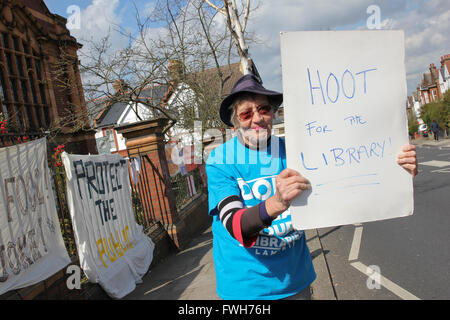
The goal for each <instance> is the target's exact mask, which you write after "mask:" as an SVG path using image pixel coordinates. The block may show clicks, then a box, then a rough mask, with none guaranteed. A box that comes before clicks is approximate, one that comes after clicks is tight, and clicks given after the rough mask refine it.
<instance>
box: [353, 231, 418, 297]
mask: <svg viewBox="0 0 450 320" xmlns="http://www.w3.org/2000/svg"><path fill="white" fill-rule="evenodd" d="M354 226H355V233H354V234H353V241H352V246H351V249H350V254H349V255H348V260H349V261H353V260H356V259H358V256H359V248H360V247H361V238H362V231H363V225H362V224H360V223H356V224H354ZM350 265H351V266H352V267H354V268H355V269H357V270H359V271H361V272H362V273H364V274H365V275H367V276H368V277H370V278H371V279H380V281H379V283H380V285H382V286H383V287H385V288H386V289H388V290H389V291H391V292H392V293H393V294H395V295H397V296H398V297H400V298H401V299H403V300H420V298H418V297H416V296H415V295H413V294H412V293H410V292H408V291H407V290H405V289H403V288H402V287H400V286H398V285H396V284H395V283H393V282H392V281H391V280H389V279H387V278H385V277H383V276H382V275H381V274H380V273H378V272H376V270H373V269H372V268H371V269H370V270H371V271H372V272H370V273H369V272H368V267H367V266H366V265H364V264H363V263H361V262H359V261H355V262H350Z"/></svg>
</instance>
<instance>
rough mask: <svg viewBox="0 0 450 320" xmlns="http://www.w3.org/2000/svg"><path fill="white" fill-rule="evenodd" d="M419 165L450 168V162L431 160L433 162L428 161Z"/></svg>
mask: <svg viewBox="0 0 450 320" xmlns="http://www.w3.org/2000/svg"><path fill="white" fill-rule="evenodd" d="M419 164H421V165H424V166H431V167H439V168H443V167H446V166H450V161H439V160H431V161H426V162H419Z"/></svg>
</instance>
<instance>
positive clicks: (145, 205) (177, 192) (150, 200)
mask: <svg viewBox="0 0 450 320" xmlns="http://www.w3.org/2000/svg"><path fill="white" fill-rule="evenodd" d="M137 159H138V160H137ZM133 162H138V163H139V165H137V166H138V167H139V172H138V173H133V172H132V171H133V166H134V165H135V164H133ZM133 175H135V178H134V179H133ZM203 176H204V175H203V173H202V167H197V168H195V169H193V170H192V171H190V172H188V173H187V174H185V175H182V174H181V173H178V174H177V175H175V176H173V177H171V178H170V181H166V179H165V178H164V177H162V176H161V175H160V170H158V169H157V168H156V167H155V164H154V163H153V162H152V160H151V159H150V157H149V156H148V155H147V154H141V153H140V151H139V150H138V157H135V158H131V159H130V183H131V186H132V199H133V210H134V213H135V217H136V221H137V222H138V223H139V224H140V225H142V226H143V227H144V229H147V228H149V227H150V226H151V225H152V224H153V223H155V222H156V221H159V222H161V224H162V225H167V224H170V223H172V221H171V217H170V216H169V214H168V213H169V208H168V203H166V201H165V200H164V199H163V198H162V197H160V195H161V194H166V193H168V192H173V196H174V197H175V206H176V210H177V211H178V212H180V211H181V210H182V209H183V208H184V207H186V206H187V205H188V204H189V203H191V201H192V200H193V199H194V198H195V197H194V196H195V195H199V194H201V193H203V192H204V191H205V189H206V184H205V179H204V178H203Z"/></svg>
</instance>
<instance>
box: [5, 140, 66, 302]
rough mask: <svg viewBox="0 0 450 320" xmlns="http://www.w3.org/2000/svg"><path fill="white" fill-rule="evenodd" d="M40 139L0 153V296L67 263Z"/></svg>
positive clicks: (38, 279)
mask: <svg viewBox="0 0 450 320" xmlns="http://www.w3.org/2000/svg"><path fill="white" fill-rule="evenodd" d="M46 150H47V141H46V139H45V138H42V139H38V140H34V141H30V142H27V143H23V144H18V145H14V146H11V147H7V148H0V294H3V293H5V292H7V291H10V290H13V289H19V288H23V287H27V286H31V285H33V284H36V283H38V282H40V281H43V280H45V279H47V278H48V277H50V276H52V275H53V274H55V273H56V272H58V271H59V270H61V269H62V268H64V267H65V266H67V265H68V264H69V263H70V258H69V256H68V254H67V250H66V247H65V246H64V241H63V238H62V235H61V229H60V225H59V219H58V215H57V213H56V206H55V198H54V194H53V191H52V187H51V186H52V184H51V178H50V175H49V169H48V166H47V152H46Z"/></svg>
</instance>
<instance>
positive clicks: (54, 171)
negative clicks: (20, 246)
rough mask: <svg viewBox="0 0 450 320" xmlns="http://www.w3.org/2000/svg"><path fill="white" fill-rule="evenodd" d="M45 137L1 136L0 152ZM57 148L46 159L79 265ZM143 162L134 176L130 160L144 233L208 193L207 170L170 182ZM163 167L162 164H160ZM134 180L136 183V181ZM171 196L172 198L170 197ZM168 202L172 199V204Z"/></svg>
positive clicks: (67, 238)
mask: <svg viewBox="0 0 450 320" xmlns="http://www.w3.org/2000/svg"><path fill="white" fill-rule="evenodd" d="M43 136H44V134H41V133H36V134H13V133H8V134H2V135H0V148H1V147H8V146H12V145H16V144H19V143H23V142H27V141H31V140H34V139H38V138H42V137H43ZM57 150H58V149H57V145H56V143H54V142H49V141H48V148H47V159H48V164H49V172H50V175H51V182H52V187H53V191H54V196H55V200H56V201H55V203H56V207H57V208H56V209H57V214H58V218H59V222H60V226H61V232H62V237H63V241H64V244H65V246H66V249H67V252H68V254H69V256H70V258H71V260H72V264H78V265H79V261H78V253H77V247H76V243H75V237H74V231H73V228H72V220H71V217H70V212H69V208H68V205H67V197H66V177H65V170H64V167H63V166H62V163H61V161H60V159H59V158H58V157H56V156H55V154H59V151H57ZM138 158H139V160H140V168H139V169H140V170H139V173H138V174H137V175H134V176H133V165H132V164H133V162H134V161H136V158H132V159H130V162H129V163H130V168H129V169H130V185H131V189H132V190H131V191H132V206H133V211H134V214H135V218H136V221H137V223H138V224H140V225H142V226H143V227H144V230H146V229H150V228H151V227H152V226H153V225H155V223H157V222H158V221H159V222H160V223H161V224H162V225H163V226H164V225H170V224H172V223H173V221H172V220H173V215H172V214H173V211H172V214H171V212H170V208H169V206H170V205H172V206H173V205H175V208H176V209H175V210H176V211H175V214H176V212H182V210H183V208H185V207H187V206H189V204H191V203H192V202H193V201H194V200H195V199H197V198H198V196H199V195H201V194H202V193H204V192H205V190H206V178H205V173H204V166H199V167H196V168H194V169H193V170H191V171H189V172H188V173H187V174H185V175H182V174H181V173H179V174H177V175H175V176H173V177H171V178H170V179H167V177H168V175H167V176H166V177H163V176H161V172H162V170H161V168H160V167H159V168H158V167H157V166H158V162H157V161H152V159H151V157H149V155H148V154H141V153H139V152H138ZM159 165H160V164H159ZM133 177H134V179H133ZM167 194H170V195H171V196H170V197H167ZM167 199H173V200H174V201H173V202H174V204H171V203H169V202H170V201H169V202H168V201H167ZM81 283H82V284H84V283H87V278H86V277H85V275H84V274H83V277H82V279H81Z"/></svg>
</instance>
